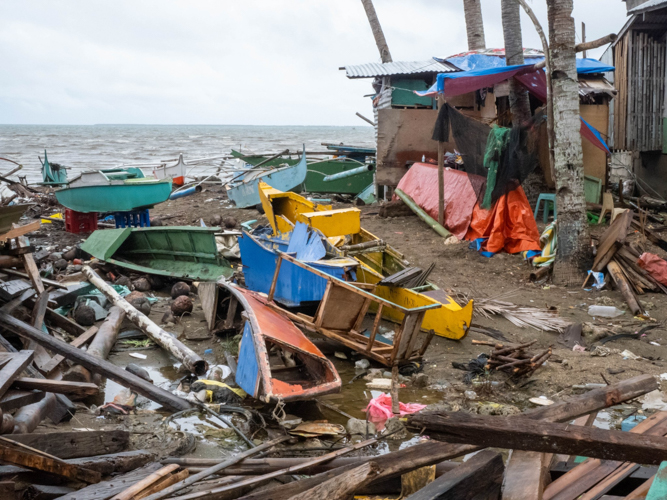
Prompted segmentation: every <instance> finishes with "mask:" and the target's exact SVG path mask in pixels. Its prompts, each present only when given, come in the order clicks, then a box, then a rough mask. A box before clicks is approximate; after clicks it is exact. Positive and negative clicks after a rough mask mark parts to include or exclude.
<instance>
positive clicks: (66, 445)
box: [10, 430, 130, 459]
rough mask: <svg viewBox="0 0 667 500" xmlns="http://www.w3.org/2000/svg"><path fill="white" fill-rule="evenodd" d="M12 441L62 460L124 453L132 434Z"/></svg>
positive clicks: (58, 434)
mask: <svg viewBox="0 0 667 500" xmlns="http://www.w3.org/2000/svg"><path fill="white" fill-rule="evenodd" d="M10 439H11V440H12V441H16V442H18V443H21V444H25V445H27V446H30V447H32V448H35V449H37V450H40V451H43V452H44V453H48V454H49V455H54V456H56V457H58V458H61V459H66V458H79V457H90V456H94V455H105V454H109V453H118V452H121V451H124V450H125V449H126V448H127V447H128V445H129V443H130V433H129V432H128V431H123V430H108V431H71V432H49V433H31V434H12V435H11V438H10Z"/></svg>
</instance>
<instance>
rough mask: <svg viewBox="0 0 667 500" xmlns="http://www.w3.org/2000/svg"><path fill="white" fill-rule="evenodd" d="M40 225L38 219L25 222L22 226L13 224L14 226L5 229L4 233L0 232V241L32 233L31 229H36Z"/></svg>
mask: <svg viewBox="0 0 667 500" xmlns="http://www.w3.org/2000/svg"><path fill="white" fill-rule="evenodd" d="M40 227H42V223H41V222H40V221H38V220H37V221H35V222H31V223H30V224H25V225H23V226H17V225H16V224H14V227H13V228H12V229H10V230H9V231H7V232H6V233H4V234H0V242H3V241H7V240H10V239H12V238H18V237H19V236H23V235H24V234H28V233H32V232H33V231H37V230H38V229H39V228H40Z"/></svg>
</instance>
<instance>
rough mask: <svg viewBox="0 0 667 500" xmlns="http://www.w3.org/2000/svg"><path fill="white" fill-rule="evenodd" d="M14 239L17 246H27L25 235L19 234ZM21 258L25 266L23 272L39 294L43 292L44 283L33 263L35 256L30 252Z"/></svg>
mask: <svg viewBox="0 0 667 500" xmlns="http://www.w3.org/2000/svg"><path fill="white" fill-rule="evenodd" d="M16 241H17V242H18V246H20V247H26V246H29V244H28V240H27V238H26V237H25V236H19V237H18V238H17V239H16ZM21 260H23V266H24V267H25V272H26V274H27V275H28V277H29V278H30V282H31V283H32V287H33V288H34V289H35V290H36V291H37V293H38V294H39V295H41V294H43V293H44V283H43V282H42V277H41V276H40V275H39V268H38V267H37V264H36V263H35V258H34V257H33V255H32V254H31V253H26V254H23V255H21Z"/></svg>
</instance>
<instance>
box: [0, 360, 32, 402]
mask: <svg viewBox="0 0 667 500" xmlns="http://www.w3.org/2000/svg"><path fill="white" fill-rule="evenodd" d="M33 354H34V353H33V351H19V352H16V353H13V352H12V353H10V352H5V353H0V359H2V360H8V361H7V362H6V363H5V364H4V366H3V367H2V368H0V396H2V395H4V394H5V392H7V390H8V389H9V388H10V387H11V385H12V383H13V382H14V381H15V380H16V379H17V378H19V376H20V375H21V372H22V371H23V370H25V368H26V367H27V366H28V365H29V364H30V362H31V361H32V358H33Z"/></svg>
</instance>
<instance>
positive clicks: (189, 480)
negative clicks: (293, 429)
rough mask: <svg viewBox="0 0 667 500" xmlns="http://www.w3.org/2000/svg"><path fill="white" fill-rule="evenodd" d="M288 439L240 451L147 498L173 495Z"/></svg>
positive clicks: (153, 499) (279, 439)
mask: <svg viewBox="0 0 667 500" xmlns="http://www.w3.org/2000/svg"><path fill="white" fill-rule="evenodd" d="M288 439H290V437H289V436H284V437H281V438H278V439H274V440H272V441H268V442H266V443H263V444H261V445H259V446H257V447H256V448H252V449H250V450H247V451H244V452H243V453H238V454H236V455H234V456H232V457H231V458H228V459H227V460H223V461H222V462H219V463H217V464H215V465H213V466H211V467H209V468H208V469H205V470H203V471H201V472H199V473H197V474H195V475H194V476H190V477H189V478H187V479H185V480H184V481H181V482H180V483H177V484H174V485H172V486H170V487H168V488H166V489H164V490H162V491H160V492H159V493H155V494H154V495H151V496H150V497H147V499H146V500H160V499H161V498H165V497H167V496H171V495H173V494H174V493H176V492H178V491H181V490H182V489H184V488H187V487H188V486H190V485H192V484H195V483H196V482H198V481H203V480H204V479H206V478H207V477H209V476H212V475H213V474H219V473H220V471H222V470H223V469H225V468H227V467H229V466H230V465H234V464H237V463H239V462H240V461H242V460H243V459H245V458H248V457H252V456H254V455H257V454H258V453H260V452H262V451H264V450H268V449H270V448H273V447H274V446H276V445H277V444H280V443H282V442H284V441H287V440H288ZM170 465H176V466H177V467H179V465H178V464H170Z"/></svg>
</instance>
